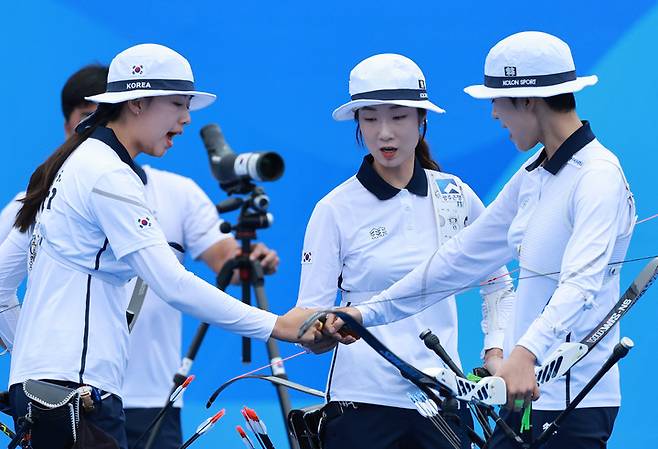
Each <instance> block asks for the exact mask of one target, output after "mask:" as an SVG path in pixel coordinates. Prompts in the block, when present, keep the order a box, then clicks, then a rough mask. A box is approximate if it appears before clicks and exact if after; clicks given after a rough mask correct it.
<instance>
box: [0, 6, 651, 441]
mask: <svg viewBox="0 0 658 449" xmlns="http://www.w3.org/2000/svg"><path fill="white" fill-rule="evenodd" d="M3 10H4V12H3V14H2V15H1V18H0V24H1V25H2V26H1V27H0V30H1V31H0V41H1V42H2V45H1V48H2V60H3V61H4V62H3V64H2V70H1V71H0V80H1V84H2V85H4V86H5V87H7V89H6V90H5V91H4V92H3V95H2V97H3V98H4V99H5V100H6V101H5V106H4V107H2V117H3V120H2V122H1V123H3V125H0V126H2V134H3V135H4V138H3V144H2V150H1V151H2V154H3V157H2V160H3V164H2V179H3V181H2V183H1V184H0V186H1V187H0V201H1V202H2V203H3V204H4V203H5V202H7V201H9V199H10V198H11V197H12V196H13V195H14V194H15V193H16V192H17V191H18V190H19V189H22V188H24V186H25V185H26V182H27V179H28V177H29V175H30V173H31V172H32V170H33V169H34V167H35V165H36V164H37V163H38V162H40V161H42V160H43V159H44V158H45V156H46V155H47V154H49V153H50V152H51V151H52V149H54V148H55V146H57V145H58V144H59V143H60V142H61V141H62V136H63V127H62V116H61V112H60V106H59V91H60V89H61V87H62V85H63V83H64V81H65V80H66V78H67V77H68V76H69V75H70V74H71V73H72V72H73V71H75V70H77V69H78V68H79V67H81V66H82V65H85V64H88V63H92V62H101V63H105V64H108V63H109V62H110V60H111V58H112V56H113V55H115V54H116V53H118V52H119V51H121V50H123V49H125V48H127V47H129V46H131V45H134V44H137V43H143V42H155V43H161V44H165V45H168V46H171V47H173V48H174V49H176V50H177V51H179V52H181V53H182V54H184V55H185V56H186V57H187V58H188V59H189V60H190V61H191V63H192V66H193V68H194V73H195V77H196V79H197V85H198V86H199V87H200V88H201V89H207V90H209V91H211V92H215V93H217V95H218V98H219V101H218V102H217V103H216V104H215V105H214V106H212V107H211V108H208V109H206V110H203V111H200V112H198V113H195V114H194V115H193V123H192V124H191V125H190V126H189V127H188V128H187V129H186V133H185V135H184V136H182V137H180V138H177V140H176V146H175V147H174V148H173V149H172V150H171V151H170V153H169V154H167V156H166V157H165V158H163V159H162V160H153V159H148V158H141V159H140V162H141V163H148V164H151V165H153V166H156V167H161V168H164V169H169V170H173V171H177V172H179V173H181V174H184V175H186V176H189V177H191V178H193V179H195V180H196V181H197V183H199V184H200V185H201V186H202V187H203V188H204V190H205V191H206V192H207V193H208V195H209V196H210V197H211V198H213V199H214V200H216V201H220V200H222V199H223V198H224V194H223V193H222V192H221V191H220V189H219V188H218V186H217V184H216V182H215V181H214V180H213V178H212V176H211V175H210V171H209V169H208V164H207V158H206V154H205V151H204V149H203V147H202V145H201V141H200V139H199V137H198V131H199V129H200V128H201V126H203V125H204V124H206V123H208V122H211V121H212V122H218V123H220V124H221V126H222V128H223V130H224V132H225V135H226V136H227V139H228V141H229V142H230V144H231V145H232V146H233V148H234V149H235V150H236V151H238V152H244V151H255V150H275V151H278V152H279V153H280V154H282V155H283V157H284V158H285V161H286V173H285V175H284V177H283V178H282V179H281V180H279V181H277V182H275V183H271V184H267V185H265V186H264V187H265V188H266V190H267V192H268V193H269V194H270V197H271V200H272V206H271V211H272V212H273V213H274V215H275V223H274V226H273V227H272V228H271V229H268V230H265V231H261V232H260V233H259V235H260V239H261V240H262V241H264V242H266V243H267V244H268V245H269V246H271V247H273V248H276V249H277V251H278V252H279V254H280V256H281V260H282V266H281V269H280V271H279V272H278V273H277V274H276V275H275V276H272V277H270V278H269V279H268V280H267V284H266V286H267V292H268V295H269V299H270V303H271V306H272V309H273V310H274V311H275V312H284V311H285V310H287V309H289V308H290V307H291V306H292V305H293V304H294V302H295V299H296V293H297V283H298V278H299V266H300V265H299V262H300V254H301V245H302V239H303V234H304V229H305V225H306V221H307V219H308V217H309V215H310V213H311V210H312V208H313V206H314V204H315V202H316V201H317V200H318V199H320V198H321V197H322V196H323V195H325V194H326V193H327V192H328V191H329V190H331V189H332V188H333V187H334V186H335V185H337V184H338V183H340V182H341V181H343V180H344V179H346V178H347V177H349V176H351V175H352V174H354V172H355V170H356V169H357V168H358V164H359V162H360V159H361V157H362V155H363V152H364V150H363V149H361V148H359V147H357V146H356V144H355V142H354V126H353V124H351V123H336V122H334V121H333V120H332V119H331V115H330V114H331V111H332V110H333V108H334V107H336V106H338V105H339V104H341V103H343V102H344V101H346V100H347V99H348V92H347V79H348V74H349V71H350V69H351V68H352V67H353V66H354V65H355V64H356V63H357V62H359V61H360V60H362V59H364V58H365V57H367V56H370V55H373V54H375V53H382V52H396V53H402V54H404V55H406V56H409V57H410V58H412V59H414V60H415V61H416V62H417V63H418V64H419V65H420V66H421V68H422V69H423V71H424V72H425V75H426V77H427V81H428V83H427V84H428V91H429V95H430V98H432V99H433V100H434V102H436V103H437V104H439V105H440V106H442V107H444V108H445V109H446V110H447V111H448V113H447V114H445V115H444V116H440V117H439V116H431V117H430V123H429V132H428V138H429V141H430V143H431V145H432V148H433V152H434V155H435V156H436V158H437V159H438V160H439V161H440V162H441V163H442V165H443V167H444V169H445V170H446V171H448V172H452V173H455V174H457V175H459V176H461V177H462V178H463V179H464V180H465V181H467V182H468V183H470V184H471V186H473V188H474V189H475V190H476V191H477V192H478V193H479V194H480V195H481V196H482V198H483V199H484V200H485V202H488V201H491V199H492V198H493V196H494V195H495V193H496V192H497V191H498V189H499V188H500V186H501V185H502V183H503V182H504V181H505V180H506V179H507V178H508V176H509V174H510V173H512V172H513V170H515V168H516V167H517V166H518V164H519V163H520V162H521V161H522V160H523V159H524V158H525V157H526V156H523V155H520V154H519V153H518V152H517V151H516V150H515V149H514V147H513V145H512V144H511V142H509V140H508V138H507V133H506V132H505V131H504V130H502V129H501V128H500V127H499V125H498V124H497V123H495V122H494V121H493V120H491V118H490V105H489V104H488V102H486V101H475V100H473V99H471V98H470V97H467V96H466V95H465V94H464V93H463V92H462V88H463V87H464V86H466V85H468V84H473V83H477V82H480V81H481V80H482V67H483V63H484V58H485V55H486V53H487V51H488V49H489V48H490V47H491V46H492V45H493V44H494V43H496V42H497V41H498V40H500V39H501V38H503V37H505V36H506V35H508V34H511V33H513V32H517V31H523V30H541V31H547V32H550V33H553V34H556V35H558V36H560V37H561V38H563V39H564V40H566V41H567V42H568V43H569V44H570V45H571V48H572V51H573V54H574V57H575V59H576V63H577V68H578V71H579V73H580V74H597V75H598V76H599V78H600V82H599V84H598V85H597V86H595V87H593V88H589V89H587V90H585V91H584V92H583V93H581V94H579V95H578V96H577V99H578V105H579V111H580V113H581V115H582V116H583V117H585V118H587V119H589V120H591V122H592V126H593V129H594V131H595V133H596V134H597V136H598V137H599V139H600V140H601V141H602V142H603V143H604V144H606V145H607V146H608V147H610V148H612V149H613V150H614V151H615V153H616V154H617V155H618V156H619V157H620V159H621V160H622V163H623V165H624V168H625V170H626V174H627V176H628V178H629V181H630V183H631V186H632V188H633V190H634V193H635V195H636V199H637V204H638V214H639V217H640V218H644V217H647V216H650V215H653V214H654V213H658V198H656V197H654V196H653V194H654V193H655V178H653V176H654V174H653V167H654V166H655V165H656V163H657V162H658V156H657V152H656V148H655V137H654V136H655V131H656V129H657V125H658V123H657V120H656V118H655V117H656V115H655V112H654V110H655V105H656V104H658V75H657V73H658V58H657V57H656V56H657V53H656V52H657V50H656V49H657V43H658V6H657V5H656V2H655V1H648V0H635V1H632V2H600V1H590V0H587V1H579V2H573V1H565V0H555V1H551V2H516V1H506V2H493V3H492V2H469V1H464V2H450V3H449V2H437V1H434V2H411V3H409V2H399V1H390V0H379V1H365V0H361V1H344V0H335V1H333V2H317V3H316V2H293V1H286V0H280V1H277V2H266V1H262V0H260V1H259V0H256V1H251V2H228V1H210V0H202V1H201V0H199V1H188V2H180V1H171V0H161V1H157V2H148V1H139V2H135V1H127V0H114V1H113V2H89V1H86V2H82V1H74V0H49V1H48V0H39V1H36V0H35V1H29V2H27V1H26V2H5V3H4V4H3ZM174 206H175V205H172V207H174ZM229 218H233V217H230V216H229ZM655 232H658V220H655V221H649V222H647V223H644V224H642V225H640V226H638V228H637V230H636V233H635V237H634V240H633V242H632V244H631V248H630V250H629V257H639V256H647V255H652V254H656V252H657V251H658V243H657V242H656V238H655V237H652V235H655ZM189 267H190V268H191V269H192V270H194V271H195V272H197V273H199V274H200V275H201V276H203V277H205V278H206V279H209V280H212V275H211V273H210V272H209V271H208V270H207V269H205V268H204V267H203V266H202V265H200V264H197V263H189ZM641 267H642V263H634V264H628V265H627V266H626V267H625V268H624V273H623V286H624V285H626V284H627V283H628V282H629V280H630V279H631V278H632V277H633V276H634V275H635V274H636V273H637V272H638V271H639V270H640V268H641ZM234 293H235V294H238V293H239V292H237V291H234ZM657 299H658V290H652V291H649V293H648V294H647V297H646V298H645V299H643V300H642V302H641V303H639V304H638V306H637V309H636V310H634V311H633V312H632V313H631V314H630V316H629V317H628V318H627V319H624V323H623V325H622V328H623V334H624V335H628V336H630V337H632V338H633V339H634V340H635V342H636V344H637V349H635V350H634V351H633V352H632V353H631V356H630V357H629V358H628V359H627V360H625V361H624V362H623V366H622V382H623V394H624V398H623V407H622V410H621V413H620V415H619V418H618V420H617V425H616V428H615V433H614V436H613V439H612V441H611V444H610V446H611V447H613V448H622V447H623V448H628V447H657V446H658V430H657V429H656V427H655V425H654V424H653V420H654V417H653V415H652V413H651V410H653V406H652V404H651V402H650V401H651V399H652V395H651V392H649V390H648V389H646V388H644V385H647V383H648V382H650V380H649V379H650V375H651V373H652V372H653V370H654V369H656V349H655V348H656V346H657V344H658V333H657V332H656V329H655V321H656V317H657V312H658V304H657V303H656V300H657ZM458 304H459V313H460V354H461V357H462V360H463V361H464V365H465V367H466V368H471V367H473V366H476V365H477V364H478V354H479V347H480V341H481V337H480V333H479V316H480V312H479V309H480V304H479V300H478V297H477V296H476V295H475V294H473V293H466V294H463V295H461V297H460V299H459V301H458ZM197 324H198V323H197V322H196V321H195V320H194V319H191V318H190V319H186V321H185V336H184V338H185V340H184V341H185V343H184V346H186V345H187V343H188V342H189V340H190V339H191V336H192V335H193V333H194V330H195V328H196V325H197ZM281 350H282V353H283V354H284V355H290V354H293V353H295V352H297V351H298V349H297V348H295V347H294V346H292V345H282V346H281ZM328 362H329V357H328V356H321V357H317V356H312V355H304V356H302V357H298V358H296V359H294V360H291V361H290V362H289V363H287V364H286V368H287V370H288V373H289V375H290V377H291V378H292V379H293V380H295V381H298V382H301V383H304V384H307V385H309V386H312V387H315V388H319V389H323V387H324V381H325V375H326V372H327V368H328ZM0 363H1V366H0V374H1V375H2V376H4V380H3V382H4V381H6V373H7V369H8V359H7V358H6V357H5V358H4V359H2V360H1V362H0ZM266 363H267V357H266V354H265V350H264V345H261V344H255V354H254V362H253V363H252V364H251V365H249V366H245V365H243V364H242V363H241V362H240V339H239V337H237V336H235V335H231V334H228V333H226V332H223V331H220V330H217V329H212V330H211V331H210V332H209V334H208V337H207V338H206V341H205V343H204V345H203V347H202V349H201V351H200V353H199V355H198V358H197V363H196V364H195V366H194V373H195V374H196V375H197V381H196V382H195V383H194V384H192V386H191V388H190V390H189V392H188V393H187V395H186V407H185V409H184V423H185V432H186V435H190V434H191V433H192V432H193V431H194V428H195V426H196V425H197V423H199V422H200V421H201V420H202V419H204V418H205V417H206V416H207V415H208V414H209V413H210V412H209V411H206V410H205V408H204V405H203V404H204V403H205V401H206V399H207V398H208V396H209V395H210V393H211V392H212V391H213V390H214V388H215V387H217V386H218V385H219V384H220V383H222V382H223V381H225V380H227V379H229V378H231V377H233V376H235V375H238V374H240V373H242V372H244V371H247V370H250V369H252V368H254V367H257V366H260V365H264V364H266ZM250 382H251V383H250ZM292 398H293V403H294V405H296V406H303V405H308V404H312V403H314V402H317V401H315V400H314V399H313V398H308V397H304V396H302V395H298V394H293V396H292ZM243 404H246V405H249V406H251V407H253V408H255V409H256V410H257V411H258V412H259V413H260V414H261V415H262V417H264V419H265V421H266V422H267V424H268V426H269V428H270V430H271V432H272V433H273V434H274V439H275V442H276V443H278V445H279V447H285V446H286V444H287V443H286V442H285V436H284V430H283V424H282V420H281V419H280V416H279V415H278V404H277V402H276V396H275V393H274V390H273V388H272V387H270V386H269V385H260V384H258V383H257V382H254V381H244V382H242V384H240V383H238V384H236V385H235V386H233V387H231V388H230V389H229V390H227V391H226V393H224V394H223V395H222V397H221V400H220V401H219V402H218V404H217V407H226V409H227V411H228V415H227V417H226V418H224V420H222V421H221V422H220V423H219V425H218V427H217V428H215V430H213V432H211V433H210V434H208V435H207V436H205V437H204V439H203V440H201V441H200V442H199V443H197V446H196V447H208V448H210V447H219V445H220V444H221V447H227V448H232V447H236V448H237V447H242V443H241V442H240V441H239V439H238V437H237V435H235V431H234V429H233V428H234V425H235V424H237V423H240V421H241V418H240V415H239V406H241V405H243ZM217 407H215V409H214V410H216V409H217ZM239 418H240V419H239Z"/></svg>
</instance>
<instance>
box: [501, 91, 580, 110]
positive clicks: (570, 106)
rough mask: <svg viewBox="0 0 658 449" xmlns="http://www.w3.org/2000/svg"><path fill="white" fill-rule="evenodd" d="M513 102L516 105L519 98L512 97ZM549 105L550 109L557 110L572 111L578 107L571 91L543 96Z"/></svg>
mask: <svg viewBox="0 0 658 449" xmlns="http://www.w3.org/2000/svg"><path fill="white" fill-rule="evenodd" d="M510 100H511V101H512V104H513V105H514V106H516V101H517V100H518V98H510ZM542 100H544V101H545V102H546V104H547V105H548V107H549V109H551V110H552V111H555V112H571V111H573V110H574V109H576V97H575V96H574V94H572V93H571V92H569V93H566V94H560V95H554V96H552V97H545V98H542Z"/></svg>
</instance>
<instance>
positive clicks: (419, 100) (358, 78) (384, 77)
mask: <svg viewBox="0 0 658 449" xmlns="http://www.w3.org/2000/svg"><path fill="white" fill-rule="evenodd" d="M350 95H351V96H352V101H349V102H347V103H345V104H344V105H342V106H340V107H339V108H337V109H336V110H335V111H334V112H333V114H332V116H333V118H334V119H335V120H351V119H353V118H354V111H356V110H357V109H359V108H362V107H364V106H373V105H378V104H396V105H400V106H408V107H411V108H421V109H427V110H428V111H434V112H438V113H443V112H445V111H444V110H443V109H441V108H440V107H438V106H436V105H435V104H433V103H431V102H430V101H429V100H428V99H427V88H426V83H425V75H423V72H422V71H421V70H420V67H418V66H417V65H416V63H415V62H413V61H412V60H411V59H409V58H407V57H405V56H402V55H396V54H392V53H385V54H380V55H375V56H371V57H369V58H367V59H364V60H363V61H361V62H360V63H358V64H357V65H356V67H354V68H353V69H352V71H351V72H350Z"/></svg>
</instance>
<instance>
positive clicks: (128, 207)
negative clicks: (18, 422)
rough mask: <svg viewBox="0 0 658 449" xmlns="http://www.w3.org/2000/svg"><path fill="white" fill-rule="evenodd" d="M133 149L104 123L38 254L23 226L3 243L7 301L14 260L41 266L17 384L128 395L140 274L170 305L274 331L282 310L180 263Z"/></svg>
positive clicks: (233, 325)
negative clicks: (59, 384)
mask: <svg viewBox="0 0 658 449" xmlns="http://www.w3.org/2000/svg"><path fill="white" fill-rule="evenodd" d="M127 154H128V153H127V151H126V149H125V148H123V146H122V145H121V144H120V143H119V141H118V140H117V139H116V137H115V136H114V133H113V132H112V131H111V130H109V129H105V128H99V129H98V130H96V132H94V133H93V134H92V136H91V137H90V138H89V139H87V140H85V141H84V142H83V143H82V144H81V145H80V146H79V147H78V148H77V149H76V151H74V152H73V154H72V155H71V156H69V158H68V159H67V160H66V162H65V163H64V165H63V166H62V168H61V169H60V170H59V172H58V174H57V175H56V177H55V180H54V182H53V184H52V186H51V189H50V194H49V195H48V198H47V199H46V200H45V203H44V208H43V210H42V212H41V214H40V216H39V219H38V221H37V223H36V225H35V229H34V233H33V234H32V237H31V241H32V243H31V245H30V248H29V251H28V248H27V247H26V245H25V243H24V240H25V234H24V233H20V232H18V231H17V230H16V229H14V230H12V231H11V233H10V234H9V237H7V239H6V241H5V242H4V243H3V244H2V245H0V260H2V261H3V262H2V263H0V295H2V297H0V303H1V302H2V301H3V300H4V295H6V294H8V291H9V290H11V289H12V288H13V289H14V290H15V288H16V286H17V285H18V283H20V280H22V279H23V277H24V275H25V271H26V270H25V264H22V266H23V270H24V271H23V272H22V273H21V272H17V267H19V266H21V264H16V263H11V264H10V263H8V262H7V263H5V262H4V261H5V260H8V261H11V262H16V261H18V259H19V257H22V258H23V259H25V258H27V267H28V268H29V269H30V270H31V271H30V275H29V277H28V284H27V291H26V295H25V300H24V302H23V308H22V311H21V318H20V320H19V322H18V326H17V329H16V338H15V344H14V352H13V354H12V361H11V372H10V378H9V382H10V385H12V384H16V383H20V382H22V381H24V380H26V379H30V378H37V379H58V380H68V381H72V382H79V383H86V384H90V385H93V386H95V387H98V388H100V389H102V390H106V391H109V392H111V393H114V394H118V395H120V394H121V384H122V381H123V374H124V372H125V368H126V363H127V352H128V329H127V325H126V315H125V311H126V308H127V306H128V302H129V295H128V294H127V292H126V282H127V281H128V280H129V279H130V278H132V277H134V276H135V275H136V274H137V273H139V275H140V276H141V277H143V279H144V280H145V281H146V282H147V284H148V285H150V287H152V288H153V289H154V290H155V291H156V292H158V293H159V294H160V295H166V296H163V298H166V300H167V302H169V303H170V304H173V305H175V307H177V308H179V309H180V310H182V311H184V312H187V313H190V314H192V315H194V316H196V317H197V318H200V319H202V320H203V321H205V322H209V323H211V324H216V325H219V326H222V327H224V328H226V329H229V330H233V331H235V332H238V333H240V334H241V335H244V336H249V337H253V338H259V339H267V338H269V336H270V335H271V332H272V329H273V327H274V324H275V322H276V315H274V314H271V313H269V312H266V311H261V310H259V309H256V308H252V307H248V306H246V305H245V304H243V303H242V302H240V301H236V300H235V299H234V298H232V297H230V296H228V295H226V294H225V293H223V292H220V291H219V290H217V289H216V288H214V287H212V286H211V285H209V284H207V283H205V282H203V281H201V280H200V279H198V278H196V277H195V276H194V275H192V274H191V273H189V272H187V271H185V270H184V268H183V267H182V266H181V265H180V264H179V263H178V262H177V261H176V259H175V257H173V255H172V254H171V252H170V249H169V246H168V244H167V240H166V238H165V236H164V234H163V232H162V230H161V229H160V227H159V225H158V223H157V221H156V220H155V217H154V216H153V213H152V211H151V209H150V208H149V207H148V206H147V205H146V195H145V190H144V185H143V181H142V179H141V178H140V176H139V173H138V172H139V169H137V167H136V166H132V165H131V164H130V163H129V162H130V161H129V160H127V159H125V156H127ZM21 245H22V246H21ZM28 253H29V257H26V255H28ZM133 267H135V268H133Z"/></svg>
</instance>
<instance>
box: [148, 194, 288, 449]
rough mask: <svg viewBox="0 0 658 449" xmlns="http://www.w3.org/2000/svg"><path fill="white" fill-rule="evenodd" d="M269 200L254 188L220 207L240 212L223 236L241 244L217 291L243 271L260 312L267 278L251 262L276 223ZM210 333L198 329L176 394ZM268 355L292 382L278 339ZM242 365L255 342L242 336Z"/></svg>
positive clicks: (281, 392) (281, 390)
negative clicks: (262, 232)
mask: <svg viewBox="0 0 658 449" xmlns="http://www.w3.org/2000/svg"><path fill="white" fill-rule="evenodd" d="M268 205H269V198H268V197H267V195H266V194H265V192H264V191H263V189H262V188H260V187H256V186H253V185H252V188H251V192H250V195H249V197H248V198H247V199H243V198H239V197H231V198H229V199H227V200H225V201H222V202H221V203H220V204H218V205H217V211H218V212H219V213H220V214H223V213H225V212H231V211H234V210H237V209H240V215H239V217H238V222H237V224H236V225H231V224H230V223H228V222H226V221H225V222H223V223H222V224H221V226H220V230H221V231H222V232H223V233H225V234H226V233H229V232H235V238H236V240H238V241H239V242H240V249H241V251H240V254H239V255H238V256H236V257H234V258H233V259H230V260H228V261H226V263H225V264H224V266H223V267H222V269H221V270H220V272H219V273H218V274H217V280H216V285H217V288H219V289H220V290H222V291H224V290H226V287H228V286H229V284H230V283H231V280H232V278H233V273H234V271H235V270H236V269H237V270H238V272H239V278H240V285H241V288H242V302H243V303H245V304H249V305H251V288H252V287H253V289H254V293H255V294H256V303H257V306H258V308H259V309H262V310H269V303H268V301H267V296H266V295H265V287H264V286H265V276H264V272H263V267H262V266H261V264H260V263H259V262H258V261H253V260H250V258H249V256H250V255H251V250H252V245H251V243H252V241H254V240H255V239H256V229H262V228H267V227H269V226H270V224H271V223H272V215H271V214H270V213H268V212H267V207H268ZM207 331H208V323H201V324H200V325H199V327H198V328H197V331H196V334H195V336H194V339H193V340H192V343H191V344H190V347H189V349H188V351H187V354H186V355H185V357H184V358H183V360H182V363H181V367H180V368H179V370H178V372H177V373H176V374H175V375H174V386H173V387H172V392H173V391H174V390H175V389H176V388H177V387H178V386H179V385H182V383H183V382H184V381H185V379H186V378H187V375H188V373H189V372H190V369H191V367H192V364H193V363H194V359H195V358H196V355H197V352H198V351H199V348H200V347H201V343H203V339H204V337H205V336H206V332H207ZM267 353H268V356H269V359H270V363H272V374H273V375H274V376H277V377H280V378H282V379H288V376H287V375H286V371H285V368H284V366H283V362H281V356H280V352H279V348H278V345H277V343H276V341H275V340H274V339H271V338H270V339H269V340H268V341H267ZM242 362H243V363H250V362H251V339H250V338H247V337H242ZM275 388H276V390H277V396H278V398H279V405H280V407H281V413H282V414H283V419H284V424H285V419H286V417H287V416H288V413H290V410H291V409H292V407H291V405H290V398H289V396H288V390H287V389H286V388H285V387H284V386H282V385H275ZM161 423H162V420H160V421H159V422H158V424H157V425H156V426H155V427H154V428H153V431H152V432H151V435H150V437H149V440H148V442H147V443H146V446H145V447H144V449H150V448H151V447H152V446H153V443H154V441H155V438H156V436H157V434H158V431H159V429H160V425H161ZM287 434H288V442H289V444H290V447H291V449H298V445H297V442H296V441H295V440H294V438H293V437H292V436H291V435H290V433H289V432H287Z"/></svg>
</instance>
